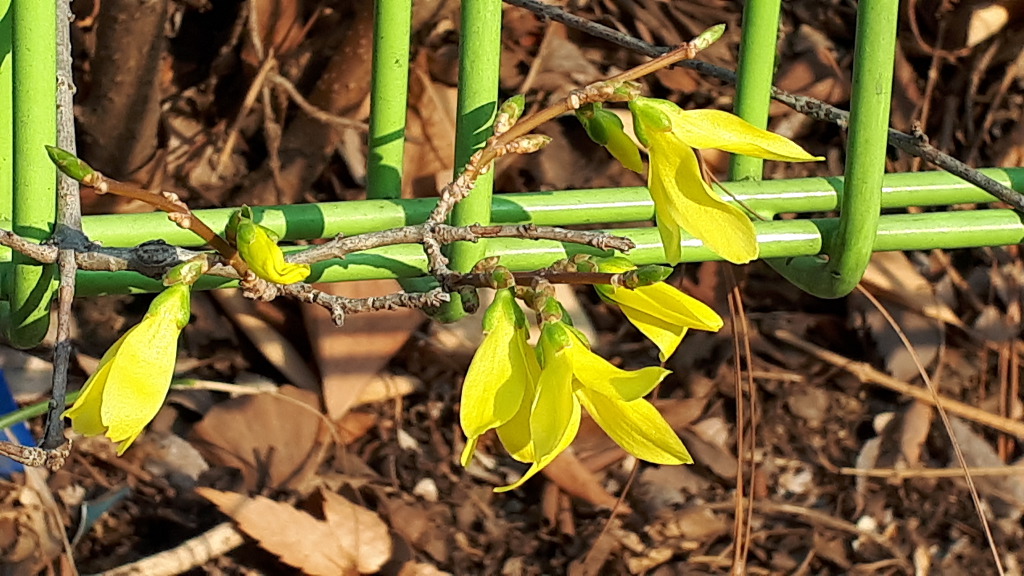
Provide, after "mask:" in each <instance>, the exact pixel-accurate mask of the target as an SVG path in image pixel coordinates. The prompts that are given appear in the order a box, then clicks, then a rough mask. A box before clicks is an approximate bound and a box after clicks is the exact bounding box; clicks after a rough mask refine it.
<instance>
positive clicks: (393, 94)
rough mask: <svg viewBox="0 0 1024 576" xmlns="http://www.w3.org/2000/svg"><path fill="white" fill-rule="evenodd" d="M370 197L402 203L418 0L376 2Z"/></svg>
mask: <svg viewBox="0 0 1024 576" xmlns="http://www.w3.org/2000/svg"><path fill="white" fill-rule="evenodd" d="M374 7H375V9H374V15H373V75H372V77H371V78H370V109H371V110H372V113H371V114H370V136H369V148H370V157H369V159H368V163H367V182H366V197H367V198H375V199H379V198H400V197H401V196H402V172H403V170H402V166H403V158H404V155H405V118H406V112H407V109H408V106H407V100H408V93H409V42H410V35H411V34H412V0H376V2H375V5H374Z"/></svg>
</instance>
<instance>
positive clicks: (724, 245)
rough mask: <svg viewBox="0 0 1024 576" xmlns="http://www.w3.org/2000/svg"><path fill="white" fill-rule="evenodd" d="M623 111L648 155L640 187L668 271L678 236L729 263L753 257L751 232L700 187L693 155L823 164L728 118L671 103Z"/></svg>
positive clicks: (640, 104) (639, 103) (642, 102)
mask: <svg viewBox="0 0 1024 576" xmlns="http://www.w3.org/2000/svg"><path fill="white" fill-rule="evenodd" d="M629 109H630V111H632V113H633V125H634V128H635V130H636V135H637V138H639V139H640V142H642V143H643V144H644V145H645V146H647V150H648V153H649V154H650V163H651V166H650V169H649V172H648V176H647V187H648V188H649V189H650V191H651V198H652V199H653V200H654V209H655V217H656V220H657V224H658V232H659V233H660V234H661V241H662V244H663V245H664V247H665V258H666V259H667V260H668V262H669V263H672V264H675V263H678V262H679V261H680V259H681V257H682V256H681V254H680V246H679V244H680V240H681V234H680V229H682V230H685V231H687V232H688V233H690V234H692V235H693V236H695V237H697V238H699V239H700V240H701V241H702V242H703V243H704V245H705V246H707V247H708V249H710V250H711V251H713V252H714V253H716V254H718V255H719V256H721V257H722V258H724V259H726V260H728V261H730V262H733V263H736V264H744V263H746V262H750V261H751V260H753V259H755V258H757V255H758V246H757V235H756V233H755V232H754V225H753V224H752V223H751V222H750V219H749V218H748V217H747V215H746V214H745V213H744V212H743V211H742V210H740V209H739V208H736V207H735V206H733V205H731V204H727V203H726V202H724V201H723V200H722V199H721V198H719V196H718V194H716V193H715V192H714V190H712V189H711V186H710V185H708V183H707V182H706V181H705V180H704V178H703V176H702V174H701V169H700V164H699V163H698V161H697V156H696V154H695V153H694V149H695V148H698V149H699V148H717V149H719V150H725V151H726V152H732V153H733V154H743V155H745V156H754V157H757V158H765V159H768V160H782V161H786V162H809V161H814V160H822V159H823V158H821V157H820V156H811V155H810V154H808V153H807V152H806V151H805V150H804V149H803V148H801V147H800V146H799V145H797V144H796V143H794V142H792V141H791V140H789V139H787V138H784V137H782V136H779V135H778V134H772V133H771V132H768V131H765V130H761V129H760V128H757V127H755V126H753V125H751V124H749V123H747V122H746V121H745V120H742V119H741V118H739V117H737V116H734V115H732V114H729V113H728V112H722V111H720V110H689V111H684V110H683V109H682V108H680V107H679V106H677V105H675V104H673V103H672V102H668V101H666V100H658V99H654V98H644V97H640V98H637V99H635V100H633V101H631V102H630V103H629Z"/></svg>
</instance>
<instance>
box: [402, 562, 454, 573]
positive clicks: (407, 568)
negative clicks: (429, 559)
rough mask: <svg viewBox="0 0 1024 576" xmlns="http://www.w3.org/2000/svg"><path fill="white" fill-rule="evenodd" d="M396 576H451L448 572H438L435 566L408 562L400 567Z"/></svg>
mask: <svg viewBox="0 0 1024 576" xmlns="http://www.w3.org/2000/svg"><path fill="white" fill-rule="evenodd" d="M398 576H451V573H450V572H444V571H442V570H438V569H437V566H434V565H433V564H427V563H426V562H414V561H412V560H410V561H409V562H406V563H405V564H403V565H402V569H401V570H399V571H398Z"/></svg>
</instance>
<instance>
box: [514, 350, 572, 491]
mask: <svg viewBox="0 0 1024 576" xmlns="http://www.w3.org/2000/svg"><path fill="white" fill-rule="evenodd" d="M546 357H547V358H548V361H547V363H546V364H545V365H544V369H543V370H542V371H541V375H540V381H539V382H538V383H537V399H536V400H535V401H534V403H533V408H532V410H531V413H530V435H531V441H532V443H533V454H534V457H535V461H534V463H533V465H532V466H530V468H529V469H528V470H527V471H526V473H525V474H523V476H522V478H520V479H519V480H517V481H515V482H513V483H512V484H509V485H508V486H503V487H501V488H495V489H494V491H495V492H507V491H509V490H515V489H516V488H518V487H520V486H522V485H523V483H524V482H526V481H527V480H529V479H530V478H532V477H533V476H534V475H536V474H537V473H538V472H540V471H541V470H542V469H543V468H544V467H545V466H547V465H548V464H550V463H551V461H552V460H554V459H555V458H556V457H557V456H558V455H559V454H560V453H561V452H562V451H564V450H565V449H566V448H568V447H569V445H570V444H572V441H573V439H574V438H576V433H577V432H579V428H580V419H581V417H582V411H581V409H580V403H579V401H578V400H577V399H576V397H575V396H574V395H573V393H572V365H571V363H570V361H569V358H568V353H567V352H566V351H565V350H558V351H551V352H550V354H548V355H547V356H546Z"/></svg>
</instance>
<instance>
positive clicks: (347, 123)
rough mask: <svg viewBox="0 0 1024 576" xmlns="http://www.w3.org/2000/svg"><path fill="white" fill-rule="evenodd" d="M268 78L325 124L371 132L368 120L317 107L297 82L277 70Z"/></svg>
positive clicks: (303, 109) (305, 110) (299, 105)
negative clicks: (363, 120)
mask: <svg viewBox="0 0 1024 576" xmlns="http://www.w3.org/2000/svg"><path fill="white" fill-rule="evenodd" d="M267 80H269V81H270V83H271V84H274V85H275V86H277V87H278V88H281V89H282V90H284V91H285V92H286V93H287V94H288V97H289V98H291V99H292V101H293V102H295V104H296V105H298V107H299V108H301V109H302V111H303V112H305V113H306V114H308V115H309V116H310V117H311V118H314V119H316V120H319V121H321V122H323V123H324V124H330V125H331V126H334V127H336V128H351V129H352V130H358V131H360V132H369V130H370V126H369V124H367V123H366V122H360V121H359V120H352V119H351V118H345V117H343V116H338V115H337V114H331V113H330V112H327V111H326V110H321V109H320V108H317V107H316V106H314V105H313V104H312V103H311V102H310V101H309V100H306V99H305V98H304V97H303V96H302V94H301V93H300V92H299V89H298V88H296V87H295V84H292V83H291V81H289V80H288V79H287V78H285V77H284V76H281V75H280V74H278V73H277V72H271V73H270V75H269V76H268V77H267Z"/></svg>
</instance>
